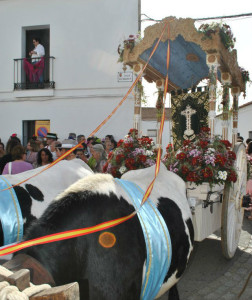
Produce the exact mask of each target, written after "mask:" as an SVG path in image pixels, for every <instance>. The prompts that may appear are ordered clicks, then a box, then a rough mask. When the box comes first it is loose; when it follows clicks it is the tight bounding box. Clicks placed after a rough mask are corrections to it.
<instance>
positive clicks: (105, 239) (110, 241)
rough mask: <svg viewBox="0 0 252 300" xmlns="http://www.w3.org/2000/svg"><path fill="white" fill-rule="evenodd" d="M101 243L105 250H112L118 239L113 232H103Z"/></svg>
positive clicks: (100, 236) (100, 238) (100, 237)
mask: <svg viewBox="0 0 252 300" xmlns="http://www.w3.org/2000/svg"><path fill="white" fill-rule="evenodd" d="M99 243H100V245H101V246H102V247H104V248H112V247H113V246H114V245H115V243H116V237H115V235H114V234H113V233H112V232H107V231H106V232H103V233H101V234H100V235H99Z"/></svg>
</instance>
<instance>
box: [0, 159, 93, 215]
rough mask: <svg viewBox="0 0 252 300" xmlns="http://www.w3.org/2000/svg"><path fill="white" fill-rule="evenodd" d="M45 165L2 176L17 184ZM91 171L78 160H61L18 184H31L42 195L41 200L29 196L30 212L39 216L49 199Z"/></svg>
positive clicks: (47, 204) (49, 201) (23, 185)
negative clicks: (30, 202) (42, 199)
mask: <svg viewBox="0 0 252 300" xmlns="http://www.w3.org/2000/svg"><path fill="white" fill-rule="evenodd" d="M45 167H46V166H43V167H40V168H37V169H33V170H30V171H26V172H22V173H19V174H15V175H3V176H4V177H6V178H7V179H8V180H9V181H10V182H11V183H12V184H17V183H19V182H22V181H23V180H25V179H27V178H30V177H32V176H33V175H35V174H37V173H39V172H40V171H41V170H43V169H44V168H45ZM92 173H93V172H92V171H90V168H89V167H88V166H87V165H86V166H85V167H83V166H81V165H80V164H79V163H78V162H75V161H66V160H62V161H60V162H59V163H57V164H56V165H54V166H53V167H51V168H49V169H47V170H45V171H44V172H42V173H40V174H38V175H37V176H35V177H33V178H31V179H29V180H28V181H27V182H25V183H22V184H21V185H20V186H21V187H23V188H24V189H25V185H26V184H32V185H33V186H35V187H37V188H38V189H39V190H40V191H41V192H42V194H43V195H44V201H42V202H40V201H37V200H35V199H33V198H32V197H31V199H32V205H31V214H32V215H33V216H35V217H36V218H39V217H40V216H41V215H42V213H43V212H44V210H45V209H46V208H47V207H48V206H49V204H50V203H51V201H53V199H54V198H55V197H56V196H57V195H58V194H59V193H62V192H63V191H64V190H65V189H66V188H68V187H69V186H70V185H71V184H73V183H74V182H76V181H77V180H79V179H80V178H84V177H86V176H88V175H90V174H92Z"/></svg>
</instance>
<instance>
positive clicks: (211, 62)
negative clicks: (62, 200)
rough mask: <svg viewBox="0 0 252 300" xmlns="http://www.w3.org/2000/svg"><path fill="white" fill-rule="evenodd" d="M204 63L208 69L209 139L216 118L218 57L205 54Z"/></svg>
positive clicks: (212, 133) (213, 131)
mask: <svg viewBox="0 0 252 300" xmlns="http://www.w3.org/2000/svg"><path fill="white" fill-rule="evenodd" d="M206 63H207V65H208V67H209V83H208V87H209V112H208V119H209V121H208V124H209V128H210V134H211V138H213V136H214V133H215V124H214V121H215V117H216V89H217V70H218V67H219V62H218V56H217V55H216V54H207V57H206Z"/></svg>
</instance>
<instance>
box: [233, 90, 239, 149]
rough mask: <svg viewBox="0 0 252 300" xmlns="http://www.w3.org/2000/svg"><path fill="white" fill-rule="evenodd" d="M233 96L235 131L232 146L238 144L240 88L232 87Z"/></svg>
mask: <svg viewBox="0 0 252 300" xmlns="http://www.w3.org/2000/svg"><path fill="white" fill-rule="evenodd" d="M231 94H232V96H233V131H232V145H233V147H234V145H235V144H236V142H237V134H238V107H239V96H240V88H239V87H232V89H231Z"/></svg>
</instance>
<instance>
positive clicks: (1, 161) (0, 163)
mask: <svg viewBox="0 0 252 300" xmlns="http://www.w3.org/2000/svg"><path fill="white" fill-rule="evenodd" d="M17 145H21V142H20V139H19V138H18V137H16V136H14V135H13V136H11V137H10V138H9V140H8V142H7V145H6V154H5V155H4V156H3V157H2V158H0V174H2V172H3V169H4V167H5V165H6V164H7V163H8V162H10V161H12V160H13V159H12V156H11V151H12V149H13V148H14V147H15V146H17Z"/></svg>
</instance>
